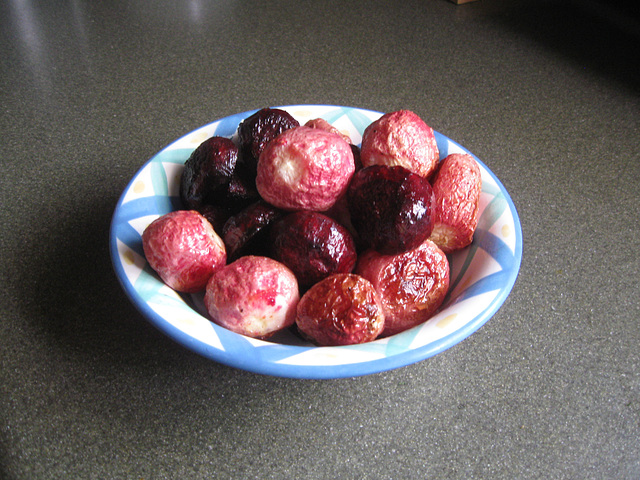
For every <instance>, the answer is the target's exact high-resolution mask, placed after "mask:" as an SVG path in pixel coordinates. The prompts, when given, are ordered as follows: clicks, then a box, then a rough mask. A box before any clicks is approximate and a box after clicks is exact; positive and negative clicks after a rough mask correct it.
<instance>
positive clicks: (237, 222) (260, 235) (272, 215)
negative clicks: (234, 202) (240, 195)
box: [222, 200, 284, 260]
mask: <svg viewBox="0 0 640 480" xmlns="http://www.w3.org/2000/svg"><path fill="white" fill-rule="evenodd" d="M283 213H284V212H283V211H282V210H280V209H278V208H275V207H274V206H272V205H269V204H268V203H267V202H265V201H264V200H258V201H257V202H255V203H253V204H251V205H249V206H248V207H246V208H245V209H244V210H242V211H240V212H239V213H237V214H235V215H233V216H231V217H230V218H229V219H228V220H227V222H226V223H225V224H224V227H223V229H222V239H223V240H224V243H225V245H226V248H227V256H228V257H229V259H230V260H235V259H237V258H238V257H240V256H243V255H248V254H253V255H261V254H264V253H266V252H267V250H268V248H267V241H266V240H267V238H268V229H269V227H270V226H271V224H272V223H273V222H275V221H276V220H278V219H279V218H280V217H281V216H282V215H283Z"/></svg>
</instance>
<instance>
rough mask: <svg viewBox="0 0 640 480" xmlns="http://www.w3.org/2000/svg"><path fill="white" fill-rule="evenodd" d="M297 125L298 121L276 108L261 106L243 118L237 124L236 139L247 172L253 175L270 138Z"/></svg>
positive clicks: (298, 124)
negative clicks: (261, 107)
mask: <svg viewBox="0 0 640 480" xmlns="http://www.w3.org/2000/svg"><path fill="white" fill-rule="evenodd" d="M298 126H300V122H298V121H297V120H296V119H295V118H293V117H292V116H291V115H290V114H289V113H288V112H286V111H284V110H280V109H278V108H263V109H262V110H258V111H257V112H256V113H254V114H253V115H251V116H250V117H247V118H246V119H244V120H243V121H242V122H241V123H240V125H239V126H238V140H239V143H240V152H241V156H242V163H243V166H244V168H245V169H246V172H247V174H248V175H249V176H251V175H253V176H255V174H256V167H257V164H258V158H260V154H261V153H262V151H263V150H264V149H265V147H266V146H267V144H268V143H269V142H270V141H271V140H273V139H274V138H276V137H277V136H278V135H280V134H281V133H282V132H284V131H285V130H288V129H290V128H293V127H298Z"/></svg>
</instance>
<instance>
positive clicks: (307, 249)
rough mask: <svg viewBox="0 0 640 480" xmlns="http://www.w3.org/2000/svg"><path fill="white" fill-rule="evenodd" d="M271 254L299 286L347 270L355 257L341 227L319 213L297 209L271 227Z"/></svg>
mask: <svg viewBox="0 0 640 480" xmlns="http://www.w3.org/2000/svg"><path fill="white" fill-rule="evenodd" d="M271 244H272V248H273V256H274V258H275V259H276V260H279V261H280V262H282V263H284V264H285V265H286V266H287V267H289V268H290V269H291V271H293V273H294V274H295V275H296V278H297V279H298V283H299V284H300V286H302V287H310V286H311V285H313V284H314V283H317V282H319V281H320V280H322V279H323V278H326V277H327V276H329V275H331V274H334V273H349V272H351V271H352V270H353V268H354V266H355V263H356V260H357V257H356V247H355V243H354V241H353V237H352V236H351V234H350V233H349V232H348V231H347V229H346V228H345V227H343V226H342V225H340V224H339V223H338V222H336V221H335V220H334V219H332V218H329V217H327V216H326V215H323V214H321V213H317V212H308V211H300V212H295V213H290V214H288V215H287V216H286V217H284V218H282V219H280V220H279V221H278V222H277V223H276V224H274V226H273V228H272V229H271Z"/></svg>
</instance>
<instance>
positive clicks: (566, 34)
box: [0, 0, 640, 480]
mask: <svg viewBox="0 0 640 480" xmlns="http://www.w3.org/2000/svg"><path fill="white" fill-rule="evenodd" d="M0 26H1V29H0V32H1V33H0V51H1V52H2V54H1V56H0V72H1V75H0V81H1V82H2V88H1V89H0V108H1V110H2V115H1V116H0V138H1V141H0V159H1V162H2V176H1V177H0V185H1V187H0V195H1V198H2V200H1V203H2V208H1V209H0V215H1V221H0V228H1V229H2V234H1V235H0V258H1V259H2V261H1V262H0V271H1V272H2V275H1V277H0V282H1V284H0V286H1V291H2V297H1V298H2V300H0V301H1V308H0V312H1V313H0V315H1V316H0V344H1V347H0V478H2V479H7V480H22V479H24V480H35V479H62V478H64V479H92V478H96V479H98V478H100V479H107V478H108V479H111V478H113V479H136V480H139V479H178V478H189V479H197V478H220V479H226V478H230V479H246V478H255V479H269V478H272V479H283V478H291V479H293V478H295V479H302V478H305V479H306V478H309V479H328V478H349V479H351V478H352V479H365V478H366V479H376V480H377V479H415V478H438V479H475V478H477V479H488V478H491V479H540V478H554V479H564V478H566V479H578V478H579V479H594V480H595V479H598V480H600V479H604V478H607V479H614V478H615V479H629V480H634V479H638V478H640V442H639V441H638V437H639V436H640V348H639V345H640V307H639V305H640V291H639V287H638V285H639V282H638V277H639V274H640V260H639V258H640V256H639V255H638V251H639V250H640V240H639V239H640V223H639V218H640V193H639V192H640V189H639V185H638V180H639V179H640V154H639V147H638V145H639V143H640V142H639V141H640V129H639V127H640V95H639V94H640V77H639V76H638V74H637V72H635V71H634V68H633V66H634V65H638V64H639V63H640V62H639V60H640V56H639V52H640V35H639V33H638V21H637V19H634V18H633V17H629V16H624V15H621V14H620V12H619V11H612V10H608V9H607V10H602V9H601V8H600V7H599V6H598V4H597V3H594V2H589V3H586V4H584V5H580V4H579V3H578V2H544V1H542V2H533V1H521V0H515V1H506V0H478V1H476V2H472V3H468V4H465V5H459V6H457V5H455V4H453V3H451V2H448V1H445V0H420V1H418V0H409V1H404V2H390V1H371V2H349V1H347V2H345V1H343V2H317V1H315V2H311V1H306V0H305V1H300V0H295V1H293V0H292V1H288V0H277V1H273V2H253V5H252V6H249V2H236V1H227V2H223V1H221V2H207V1H203V0H178V1H176V2H169V1H164V0H157V1H153V2H144V1H137V0H131V1H129V2H113V1H102V2H87V1H83V0H78V1H68V2H64V1H63V2H43V1H32V0H24V1H18V0H8V1H6V2H2V4H0ZM298 103H302V104H304V103H306V104H336V105H348V106H357V107H362V108H368V109H372V110H378V111H391V110H397V109H400V108H407V109H410V110H413V111H415V112H416V113H418V114H419V115H420V116H422V117H423V118H424V119H425V120H426V121H427V123H429V125H431V126H432V127H433V128H434V129H436V130H438V131H439V132H442V133H444V134H445V135H447V136H448V137H450V138H452V139H454V140H456V141H457V142H459V143H460V144H462V145H464V146H465V147H467V148H469V149H470V150H471V151H472V152H474V153H475V154H476V155H477V156H478V157H479V158H480V159H482V160H483V162H484V163H485V164H487V165H488V166H489V167H490V168H491V170H492V171H493V172H494V173H495V174H496V175H497V176H498V178H500V180H501V181H502V183H503V184H504V185H505V187H506V188H507V190H508V191H509V192H510V194H511V196H512V199H513V201H514V204H515V205H516V208H517V209H518V212H519V215H520V220H521V222H522V229H523V234H524V240H523V252H524V254H523V260H522V266H521V270H520V274H519V277H518V279H517V281H516V284H515V286H514V288H513V291H512V293H511V295H510V296H509V297H508V298H507V300H506V302H505V303H504V305H503V306H502V308H501V309H500V310H499V311H498V312H497V313H496V314H495V315H494V317H493V318H492V319H491V320H490V321H489V322H488V323H486V324H485V325H484V326H483V327H482V328H480V330H478V331H477V332H476V333H474V334H473V335H471V336H470V337H469V338H467V339H466V340H464V341H462V342H461V343H459V344H457V345H455V346H454V347H452V348H450V349H448V350H446V351H445V352H443V353H441V354H438V355H436V356H435V357H432V358H430V359H427V360H425V361H422V362H419V363H417V364H414V365H410V366H407V367H404V368H400V369H397V370H392V371H388V372H385V373H379V374H374V375H370V376H365V377H359V378H348V379H341V380H328V381H324V380H323V381H316V380H293V379H284V378H275V377H267V376H261V375H257V374H252V373H248V372H244V371H240V370H235V369H232V368H229V367H226V366H223V365H220V364H217V363H215V362H212V361H210V360H207V359H205V358H203V357H200V356H199V355H197V354H195V353H193V352H191V351H190V350H187V349H185V348H184V347H182V346H180V345H178V344H176V343H174V342H173V341H172V340H170V339H169V338H168V337H165V336H164V335H163V334H161V333H160V332H158V331H157V330H156V329H155V328H154V327H152V326H151V325H150V324H149V323H148V322H147V321H146V320H145V319H144V318H143V317H142V316H141V315H140V314H139V313H138V311H137V310H136V309H135V308H134V307H133V306H132V304H131V303H130V302H129V300H128V299H127V297H126V296H125V294H124V293H123V291H122V290H121V288H120V286H119V284H118V282H117V280H116V277H115V275H114V273H113V269H112V266H111V261H110V258H109V253H108V248H107V245H108V234H109V223H110V219H111V216H112V214H113V209H114V207H115V204H116V202H117V200H118V198H119V196H120V194H121V192H122V191H123V189H124V188H125V186H126V185H127V183H128V181H129V179H130V178H131V177H132V176H133V174H134V173H135V172H136V171H137V170H138V168H139V167H140V166H141V165H142V164H143V163H144V162H145V161H146V160H147V159H148V158H150V157H151V156H152V155H153V154H154V153H155V152H157V151H158V150H159V149H160V148H162V147H163V146H165V145H167V144H168V143H170V142H172V141H173V140H174V139H176V138H178V137H179V136H181V135H183V134H184V133H186V132H189V131H191V130H193V129H195V128H197V127H199V126H201V125H204V124H206V123H209V122H211V121H213V120H215V119H217V118H221V117H224V116H227V115H230V114H233V113H236V112H242V111H246V110H250V109H253V108H259V107H262V106H266V105H287V104H298Z"/></svg>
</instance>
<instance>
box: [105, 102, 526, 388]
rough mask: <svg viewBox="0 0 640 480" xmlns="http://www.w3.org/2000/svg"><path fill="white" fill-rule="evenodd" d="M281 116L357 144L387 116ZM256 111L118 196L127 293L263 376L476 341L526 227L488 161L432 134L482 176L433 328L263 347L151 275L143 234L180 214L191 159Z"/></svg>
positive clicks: (171, 150)
mask: <svg viewBox="0 0 640 480" xmlns="http://www.w3.org/2000/svg"><path fill="white" fill-rule="evenodd" d="M275 108H281V109H283V110H286V111H288V112H289V113H290V114H291V115H293V116H294V117H295V118H296V119H297V120H298V121H299V122H300V123H301V124H304V123H306V122H307V121H308V120H310V119H313V118H318V117H321V118H323V119H325V120H327V121H328V122H329V123H331V124H332V125H334V126H335V127H337V128H338V129H339V130H341V131H344V132H346V133H348V134H349V136H350V137H351V139H352V142H353V143H354V144H356V145H357V144H360V142H361V139H362V133H363V132H364V129H365V128H366V127H367V126H368V125H369V124H370V123H371V122H372V121H374V120H376V119H377V118H379V117H380V116H381V115H382V113H381V112H375V111H371V110H365V109H360V108H353V107H343V106H334V105H291V106H280V107H275ZM256 111H257V110H250V111H246V112H242V113H238V114H236V115H231V116H228V117H225V118H222V119H219V120H216V121H214V122H212V123H209V124H207V125H204V126H202V127H200V128H198V129H197V130H194V131H193V132H191V133H188V134H186V135H184V136H183V137H181V138H179V139H177V140H175V141H174V142H172V143H171V144H169V145H168V146H166V147H165V148H163V149H162V150H160V151H159V152H158V153H157V154H156V155H154V156H153V157H152V158H151V159H149V160H148V161H147V162H146V163H145V164H144V165H143V166H142V167H141V168H140V170H139V171H138V172H137V173H136V174H135V175H134V176H133V178H132V179H131V181H130V182H129V184H128V185H127V187H126V188H125V190H124V192H123V193H122V195H121V197H120V199H119V201H118V203H117V205H116V208H115V211H114V214H113V219H112V222H111V229H110V238H109V247H110V253H111V258H112V263H113V267H114V270H115V273H116V276H117V277H118V280H119V282H120V284H121V285H122V288H123V289H124V291H125V293H126V295H127V296H128V297H129V299H130V300H131V301H132V302H133V304H134V305H135V306H136V307H137V308H138V310H139V311H140V312H141V313H142V315H143V316H144V317H145V318H146V319H147V320H148V321H149V322H151V323H152V324H153V325H155V326H156V327H157V328H159V329H160V330H161V331H162V332H164V333H165V334H166V335H168V336H169V337H171V338H172V339H173V340H175V341H176V342H178V343H180V344H182V345H183V346H185V347H186V348H189V349H191V350H193V351H195V352H197V353H199V354H200V355H203V356H205V357H207V358H210V359H211V360H214V361H216V362H219V363H222V364H225V365H229V366H232V367H235V368H238V369H243V370H247V371H250V372H255V373H260V374H265V375H274V376H280V377H291V378H309V379H330V378H343V377H356V376H361V375H368V374H373V373H378V372H383V371H387V370H392V369H396V368H399V367H403V366H406V365H409V364H413V363H415V362H419V361H422V360H425V359H427V358H429V357H432V356H434V355H436V354H438V353H440V352H443V351H444V350H446V349H448V348H450V347H451V346H453V345H455V344H457V343H459V342H460V341H462V340H463V339H465V338H466V337H468V336H469V335H471V334H472V333H474V332H475V331H476V330H478V329H479V328H480V327H481V326H482V325H484V324H485V323H486V322H487V321H488V320H489V319H490V318H491V317H492V316H493V315H494V314H495V312H496V311H497V310H498V309H499V308H500V306H501V305H502V304H503V303H504V301H505V299H506V298H507V296H508V295H509V293H510V292H511V289H512V288H513V285H514V283H515V280H516V277H517V275H518V271H519V269H520V263H521V258H522V229H521V226H520V220H519V218H518V214H517V212H516V209H515V206H514V204H513V202H512V200H511V198H510V196H509V194H508V192H507V191H506V189H505V188H504V186H503V185H502V184H501V183H500V181H499V180H498V178H497V177H496V176H495V175H494V174H493V173H492V172H491V170H489V168H488V167H487V166H486V165H485V164H484V163H483V162H482V161H480V160H479V159H478V158H477V157H475V155H473V154H472V153H471V152H469V151H468V150H467V149H465V148H464V147H462V146H461V145H459V144H457V143H456V142H454V141H453V140H450V139H449V138H447V137H446V136H444V135H442V134H440V133H439V132H434V134H435V137H436V140H437V143H438V149H439V151H440V158H441V159H442V158H444V157H445V156H447V155H448V154H450V153H469V154H471V155H472V156H473V157H474V158H475V160H476V161H477V162H478V165H479V166H480V170H481V174H482V193H481V197H480V214H479V222H478V227H477V230H476V233H475V236H474V240H473V243H472V244H471V245H469V246H468V247H467V248H465V249H463V250H460V251H457V252H455V253H453V254H451V255H449V262H450V269H451V277H450V278H451V284H450V288H449V292H448V294H447V297H446V299H445V301H444V303H443V305H442V307H441V308H440V309H439V310H438V312H437V313H436V314H435V315H434V316H433V317H432V318H431V319H430V320H428V321H427V322H425V323H423V324H421V325H418V326H416V327H414V328H411V329H409V330H406V331H404V332H402V333H400V334H397V335H393V336H391V337H388V338H383V339H378V340H375V341H373V342H369V343H364V344H359V345H348V346H339V347H318V346H315V345H313V344H310V343H306V342H305V341H303V340H301V339H300V338H299V337H298V336H297V335H295V334H293V333H291V332H289V331H284V332H280V333H278V334H277V335H276V336H274V337H272V338H270V339H269V340H257V339H254V338H249V337H246V336H243V335H239V334H237V333H233V332H231V331H229V330H226V329H225V328H223V327H220V326H218V325H216V324H215V323H213V322H212V321H210V320H209V319H208V318H207V314H206V309H205V308H204V305H203V294H179V293H177V292H175V291H174V290H172V289H170V288H169V287H167V286H166V285H165V284H164V283H163V282H162V281H161V280H160V279H159V277H158V276H157V275H156V274H155V272H154V271H153V270H152V269H151V268H150V266H149V265H148V263H147V262H146V260H145V257H144V253H143V250H142V239H141V235H142V232H143V231H144V229H145V228H146V226H147V225H148V224H149V223H151V222H152V221H153V220H154V219H156V218H158V217H159V216H161V215H164V214H165V213H168V212H170V211H172V210H176V209H178V208H180V200H179V184H180V176H181V173H182V170H183V168H184V162H185V161H186V160H187V159H188V158H189V155H190V154H191V152H192V151H193V150H194V149H195V148H196V147H197V146H198V145H200V143H202V142H203V141H204V140H205V139H207V138H209V137H211V136H213V135H218V136H225V137H233V136H234V135H235V134H236V130H237V127H238V124H239V123H240V122H241V121H242V120H244V119H245V118H247V117H249V116H250V115H252V114H253V113H254V112H256ZM427 123H428V122H427Z"/></svg>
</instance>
